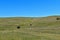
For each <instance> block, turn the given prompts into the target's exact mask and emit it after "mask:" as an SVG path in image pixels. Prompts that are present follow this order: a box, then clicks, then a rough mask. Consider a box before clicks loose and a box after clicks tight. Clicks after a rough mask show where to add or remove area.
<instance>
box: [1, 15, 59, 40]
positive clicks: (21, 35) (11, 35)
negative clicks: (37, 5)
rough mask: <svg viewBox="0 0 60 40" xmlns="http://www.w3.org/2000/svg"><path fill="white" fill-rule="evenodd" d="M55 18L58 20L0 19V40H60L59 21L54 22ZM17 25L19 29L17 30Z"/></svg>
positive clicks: (51, 18)
mask: <svg viewBox="0 0 60 40" xmlns="http://www.w3.org/2000/svg"><path fill="white" fill-rule="evenodd" d="M57 17H58V18H60V16H48V17H41V18H40V17H37V18H34V17H33V18H30V17H14V18H0V40H60V20H56V18H57ZM30 24H32V26H30ZM18 25H19V26H20V27H21V28H20V29H17V26H18Z"/></svg>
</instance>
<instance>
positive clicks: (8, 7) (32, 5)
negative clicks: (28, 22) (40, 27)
mask: <svg viewBox="0 0 60 40" xmlns="http://www.w3.org/2000/svg"><path fill="white" fill-rule="evenodd" d="M49 15H60V0H0V17H14V16H15V17H16V16H17V17H21V16H23V17H26V16H29V17H31V16H33V17H36V16H38V17H40V16H49Z"/></svg>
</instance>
